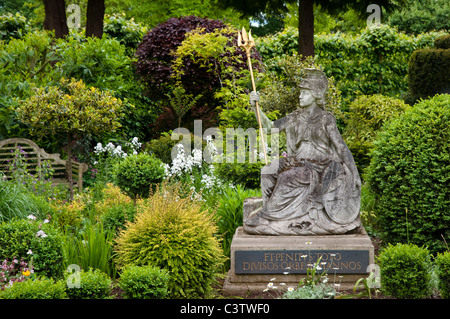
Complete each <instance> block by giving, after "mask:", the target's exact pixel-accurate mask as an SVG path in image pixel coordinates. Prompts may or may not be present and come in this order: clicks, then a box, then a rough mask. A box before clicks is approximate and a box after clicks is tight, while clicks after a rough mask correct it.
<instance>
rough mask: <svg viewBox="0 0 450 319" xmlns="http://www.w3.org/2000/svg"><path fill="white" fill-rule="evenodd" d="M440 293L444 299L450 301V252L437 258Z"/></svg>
mask: <svg viewBox="0 0 450 319" xmlns="http://www.w3.org/2000/svg"><path fill="white" fill-rule="evenodd" d="M435 264H436V266H437V267H436V268H437V275H438V279H439V281H438V286H439V292H440V293H441V296H442V298H445V299H450V252H449V251H446V252H445V253H442V254H438V255H437V256H436V258H435Z"/></svg>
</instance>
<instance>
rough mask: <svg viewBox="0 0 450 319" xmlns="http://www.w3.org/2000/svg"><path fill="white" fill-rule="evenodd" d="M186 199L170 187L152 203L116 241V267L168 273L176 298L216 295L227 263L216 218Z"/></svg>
mask: <svg viewBox="0 0 450 319" xmlns="http://www.w3.org/2000/svg"><path fill="white" fill-rule="evenodd" d="M181 193H182V192H181V190H180V188H179V186H177V185H173V186H170V185H168V186H163V187H162V188H161V189H158V190H157V191H156V192H155V194H154V195H153V196H152V197H151V198H149V199H148V201H147V202H146V204H145V206H144V207H142V210H141V211H140V212H138V214H137V215H136V216H135V221H134V222H133V223H130V224H129V225H128V227H127V229H125V230H124V231H122V232H121V234H120V236H119V237H118V238H117V239H116V242H117V243H116V252H117V260H116V262H117V264H118V265H119V266H120V267H126V266H127V265H137V266H145V265H151V266H155V267H158V268H161V269H166V270H167V271H169V273H170V279H169V297H170V298H199V297H202V296H207V295H208V293H209V292H210V291H211V283H212V280H213V278H214V275H215V274H216V273H217V271H218V267H219V266H220V265H221V264H222V261H223V257H222V252H221V249H220V244H219V242H218V239H217V238H216V237H215V233H216V226H214V223H213V221H212V220H211V217H210V216H209V215H208V214H207V213H206V212H205V211H203V210H202V207H201V203H199V202H195V201H192V200H191V199H190V197H184V198H183V197H181V196H180V194H181ZM149 247H151V248H152V249H149Z"/></svg>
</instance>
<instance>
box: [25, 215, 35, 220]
mask: <svg viewBox="0 0 450 319" xmlns="http://www.w3.org/2000/svg"><path fill="white" fill-rule="evenodd" d="M27 218H28V219H32V220H36V216H34V215H33V214H31V215H28V216H27Z"/></svg>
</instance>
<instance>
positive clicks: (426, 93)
mask: <svg viewBox="0 0 450 319" xmlns="http://www.w3.org/2000/svg"><path fill="white" fill-rule="evenodd" d="M449 74H450V49H423V50H417V51H414V53H413V54H412V55H411V59H410V60H409V64H408V84H409V93H410V96H409V97H408V102H410V103H414V102H416V101H417V100H418V99H420V98H422V99H426V98H429V97H432V96H434V95H435V94H440V93H450V77H449Z"/></svg>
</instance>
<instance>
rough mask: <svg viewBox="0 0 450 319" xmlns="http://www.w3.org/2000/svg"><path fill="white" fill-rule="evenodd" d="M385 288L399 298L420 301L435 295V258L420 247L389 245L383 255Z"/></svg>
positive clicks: (381, 260)
mask: <svg viewBox="0 0 450 319" xmlns="http://www.w3.org/2000/svg"><path fill="white" fill-rule="evenodd" d="M378 261H379V265H380V275H381V287H382V290H383V292H384V293H386V294H387V295H390V296H393V297H396V298H408V299H420V298H424V297H428V296H430V294H431V289H430V288H431V257H430V253H429V251H428V249H426V248H423V247H418V246H416V245H412V244H409V245H406V244H397V245H395V246H393V245H391V244H389V246H388V247H387V248H386V249H385V250H383V251H382V252H381V253H380V256H379V259H378Z"/></svg>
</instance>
